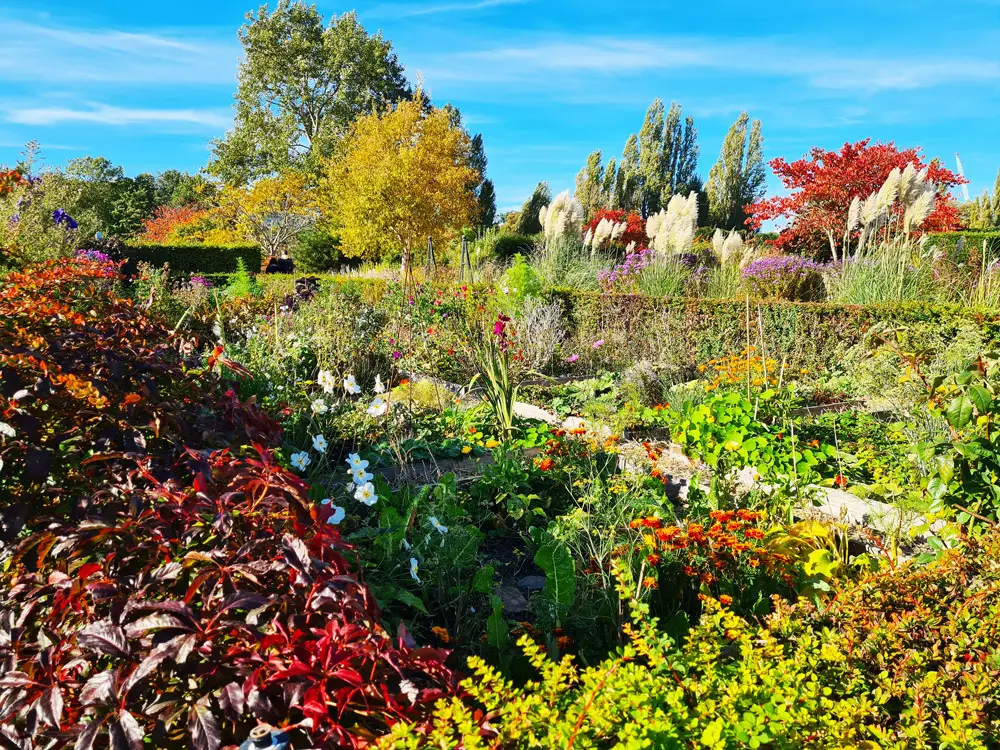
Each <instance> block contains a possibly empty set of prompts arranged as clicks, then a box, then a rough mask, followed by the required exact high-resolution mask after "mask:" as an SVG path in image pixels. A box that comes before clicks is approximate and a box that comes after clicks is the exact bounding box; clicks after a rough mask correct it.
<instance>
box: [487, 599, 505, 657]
mask: <svg viewBox="0 0 1000 750" xmlns="http://www.w3.org/2000/svg"><path fill="white" fill-rule="evenodd" d="M492 601H493V612H492V614H490V616H489V618H488V619H487V620H486V642H487V643H489V645H491V646H492V647H493V648H495V649H497V650H498V651H503V650H504V649H505V648H507V643H508V641H509V640H510V631H509V630H508V629H507V621H506V620H505V619H504V616H503V603H502V602H501V601H500V597H498V596H494V597H493V598H492Z"/></svg>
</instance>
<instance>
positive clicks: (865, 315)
mask: <svg viewBox="0 0 1000 750" xmlns="http://www.w3.org/2000/svg"><path fill="white" fill-rule="evenodd" d="M258 278H259V280H260V282H261V284H262V286H264V288H265V291H266V292H267V293H268V294H269V295H270V296H275V297H282V296H284V295H286V294H290V293H292V291H293V290H294V278H293V277H292V276H289V275H278V274H269V275H262V276H260V277H258ZM319 278H320V286H321V287H322V288H324V289H330V288H336V289H338V290H339V291H340V292H341V293H344V294H348V295H350V296H352V297H353V298H355V299H357V300H359V301H362V302H365V303H367V304H372V305H376V306H377V305H379V304H380V303H381V302H382V301H383V300H384V299H385V298H386V295H387V294H388V293H389V291H390V289H391V288H392V287H393V283H394V282H392V281H391V280H388V279H381V278H365V277H361V278H359V277H357V276H343V275H320V277H319ZM433 288H435V289H439V288H440V289H448V290H454V288H455V286H454V284H452V283H443V284H434V285H433ZM470 291H471V292H472V293H473V294H477V295H479V296H480V298H481V299H482V300H483V301H484V302H485V304H486V305H487V306H488V307H493V306H495V305H496V303H497V297H495V296H493V295H490V294H489V290H488V289H487V288H486V287H484V286H482V285H475V286H473V287H471V289H470ZM541 297H542V299H544V300H545V301H547V302H557V303H558V304H559V305H560V306H561V307H562V311H563V320H564V321H565V325H566V336H565V338H564V339H563V341H562V343H561V344H560V346H559V351H558V352H557V354H556V357H555V359H556V360H559V361H561V360H565V359H566V358H567V357H570V356H571V355H574V354H576V355H579V358H580V361H578V362H577V364H576V365H575V366H574V367H573V368H572V369H574V370H590V369H592V368H596V369H602V368H603V369H621V368H626V367H628V366H630V365H632V364H634V363H635V362H637V361H640V360H643V359H646V360H650V361H653V362H660V363H673V364H674V365H676V366H679V367H691V366H694V365H697V364H699V363H703V362H706V361H708V360H710V359H713V358H715V357H722V356H726V355H730V354H733V353H735V352H740V351H742V350H743V349H744V348H745V347H746V346H747V340H748V332H747V301H746V299H745V298H744V299H728V300H721V299H706V298H699V297H689V298H686V297H647V296H644V295H632V294H601V293H599V292H590V291H582V290H579V289H567V288H549V289H545V290H543V292H542V294H541ZM749 317H750V324H749V328H750V330H749V340H750V344H751V345H753V346H758V347H759V346H761V341H763V348H764V349H765V350H766V352H767V354H768V356H773V357H776V358H777V359H779V360H781V359H782V358H783V357H784V358H787V359H786V363H787V366H788V367H791V368H796V369H798V368H803V367H804V368H810V369H812V368H817V367H822V368H827V367H829V365H830V364H831V363H833V362H836V361H837V359H838V358H839V357H840V356H841V355H842V353H843V352H844V350H845V349H846V348H848V347H851V346H853V345H855V344H858V343H861V341H862V340H863V339H864V338H865V337H866V335H867V334H868V333H869V332H870V331H871V330H872V329H874V328H876V327H907V328H911V329H912V330H913V335H914V336H916V338H917V339H919V338H920V337H921V336H922V335H923V332H933V333H935V334H937V335H940V336H941V337H942V338H950V337H953V336H954V335H955V334H956V333H957V332H958V331H959V329H961V328H964V327H969V326H972V327H974V328H976V329H978V330H979V331H981V332H982V335H983V338H984V339H985V340H986V341H988V342H994V343H995V344H996V345H1000V310H977V309H972V308H968V307H963V306H961V305H930V304H924V303H916V302H909V303H901V304H893V305H838V304H832V303H824V302H787V301H774V300H767V301H763V300H761V301H758V300H753V299H751V300H750V305H749ZM456 324H458V322H457V321H456ZM598 342H603V343H601V344H600V345H599V346H598V347H595V344H597V343H598Z"/></svg>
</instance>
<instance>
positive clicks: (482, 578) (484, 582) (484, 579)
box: [472, 565, 495, 594]
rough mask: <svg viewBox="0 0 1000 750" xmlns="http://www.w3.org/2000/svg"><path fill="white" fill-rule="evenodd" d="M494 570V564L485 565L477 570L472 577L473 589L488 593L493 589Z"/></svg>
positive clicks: (480, 592)
mask: <svg viewBox="0 0 1000 750" xmlns="http://www.w3.org/2000/svg"><path fill="white" fill-rule="evenodd" d="M494 572H495V571H494V570H493V566H492V565H484V566H483V567H482V568H480V569H479V570H477V571H476V575H475V576H473V578H472V590H473V591H474V592H476V593H477V594H488V593H490V592H491V591H492V590H493V573H494Z"/></svg>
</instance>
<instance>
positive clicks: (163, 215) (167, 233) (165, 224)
mask: <svg viewBox="0 0 1000 750" xmlns="http://www.w3.org/2000/svg"><path fill="white" fill-rule="evenodd" d="M207 213H208V212H207V211H206V210H205V209H203V208H201V207H199V206H198V204H196V203H189V204H187V205H186V206H160V207H159V208H157V209H156V210H155V211H154V212H153V215H152V216H151V217H150V218H148V219H146V220H145V221H143V222H142V224H143V227H144V229H145V231H144V232H143V234H142V237H141V238H140V239H141V240H142V241H144V242H166V241H167V240H168V239H170V238H172V235H173V234H174V232H175V230H177V229H178V228H180V227H182V226H186V225H191V224H195V223H197V222H198V221H200V220H201V219H202V218H204V217H205V216H206V215H207Z"/></svg>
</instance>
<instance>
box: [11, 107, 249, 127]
mask: <svg viewBox="0 0 1000 750" xmlns="http://www.w3.org/2000/svg"><path fill="white" fill-rule="evenodd" d="M5 119H6V120H7V121H8V122H11V123H16V124H20V125H60V124H64V123H94V124H98V125H114V126H125V125H164V126H176V125H195V126H202V127H204V128H210V129H213V130H219V129H224V128H227V127H229V126H230V125H231V124H232V117H231V116H230V115H227V114H225V112H220V111H219V110H215V109H136V108H128V107H112V106H109V105H106V104H92V105H88V107H87V108H86V109H75V108H71V107H19V108H14V109H10V110H8V111H7V113H6V117H5Z"/></svg>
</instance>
